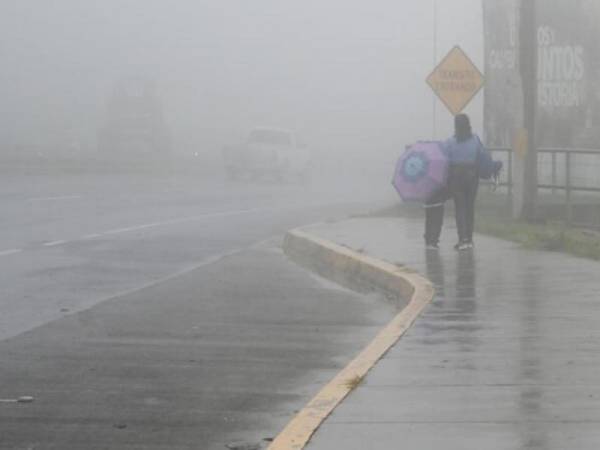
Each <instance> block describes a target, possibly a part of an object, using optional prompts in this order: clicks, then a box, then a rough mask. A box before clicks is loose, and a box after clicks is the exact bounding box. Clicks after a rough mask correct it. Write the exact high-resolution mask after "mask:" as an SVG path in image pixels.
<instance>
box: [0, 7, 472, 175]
mask: <svg viewBox="0 0 600 450" xmlns="http://www.w3.org/2000/svg"><path fill="white" fill-rule="evenodd" d="M438 3H439V7H438V8H439V10H438V42H437V47H438V60H439V59H441V57H443V55H444V54H445V53H446V52H447V51H448V50H449V49H450V48H451V47H452V46H454V45H456V44H459V45H461V46H462V47H463V48H464V49H465V50H466V52H467V53H468V54H470V56H471V57H472V58H473V60H474V61H475V62H476V64H477V65H478V66H479V67H480V68H482V67H483V64H482V59H483V56H482V52H483V49H482V44H483V42H482V24H481V5H480V2H479V1H478V0H461V1H456V2H451V3H450V2H438ZM0 22H1V30H2V31H1V33H2V35H1V38H0V53H1V54H2V67H3V69H2V71H1V72H0V94H1V96H2V99H3V101H2V103H1V104H0V146H1V149H2V152H3V153H4V155H7V154H11V155H12V156H14V154H15V153H17V154H18V153H21V154H30V153H34V154H40V153H41V154H43V155H45V156H46V157H47V158H52V157H54V155H57V156H59V155H60V156H65V155H66V156H68V157H80V156H82V155H94V154H97V153H98V151H99V150H98V142H97V141H98V130H99V129H100V128H101V127H102V124H103V123H104V122H105V120H106V115H107V111H106V109H107V102H108V100H109V98H110V95H111V92H113V90H114V89H115V85H117V84H118V83H119V82H121V81H122V80H126V79H129V78H131V77H137V78H138V79H143V80H147V81H149V82H152V83H153V84H154V86H156V92H157V96H158V97H159V98H160V101H161V103H162V111H163V115H164V118H165V121H166V124H167V127H168V129H169V134H170V141H171V151H172V153H173V155H174V156H176V157H186V156H189V155H192V154H196V155H197V156H199V157H201V158H202V159H203V160H204V161H206V162H211V163H214V164H218V163H219V158H220V157H219V151H220V148H221V147H222V146H223V145H226V144H229V143H232V142H236V141H239V140H241V139H243V137H244V135H245V134H246V133H247V131H248V130H249V129H251V128H252V127H254V126H276V127H283V128H288V129H292V130H295V131H297V132H298V133H300V134H301V135H302V136H303V137H304V140H305V141H306V142H307V143H308V145H309V147H310V148H311V149H312V153H313V155H315V157H316V159H317V160H319V158H321V159H322V160H323V161H325V159H327V158H326V157H331V158H329V160H332V159H333V160H335V161H337V162H336V163H334V164H337V163H339V164H345V165H352V164H353V163H354V162H356V164H357V165H360V166H364V164H365V162H367V164H373V165H378V164H379V165H382V164H389V162H390V161H391V160H393V159H394V158H395V156H396V155H397V154H398V153H399V151H401V150H402V149H403V148H404V145H405V144H406V143H409V142H411V141H414V140H416V139H428V138H431V137H432V94H431V91H430V89H429V87H428V86H427V85H426V84H425V81H424V79H425V77H426V76H427V75H428V73H429V72H430V71H431V70H432V68H433V40H432V39H433V2H415V1H398V0H394V1H391V0H390V1H378V2H364V1H347V0H344V1H341V0H335V1H333V0H330V1H316V0H308V1H285V2H282V1H276V0H257V1H252V2H248V1H214V0H213V1H197V0H179V1H176V2H166V1H159V0H109V1H103V2H89V1H88V2H82V1H78V0H57V1H53V2H47V1H41V0H38V1H23V0H4V1H3V2H2V3H1V5H0ZM481 97H482V95H481V94H479V95H478V97H477V98H476V99H475V101H474V102H473V103H472V104H471V105H470V106H469V108H468V109H467V112H468V113H470V114H471V115H472V116H473V122H474V125H475V128H476V129H477V130H480V129H481V119H480V116H481ZM436 103H437V117H438V124H437V129H438V136H435V137H436V138H442V137H444V136H445V135H447V134H449V133H450V119H451V116H450V114H449V113H448V112H447V111H446V110H445V108H444V106H443V105H442V104H441V103H440V102H439V101H436Z"/></svg>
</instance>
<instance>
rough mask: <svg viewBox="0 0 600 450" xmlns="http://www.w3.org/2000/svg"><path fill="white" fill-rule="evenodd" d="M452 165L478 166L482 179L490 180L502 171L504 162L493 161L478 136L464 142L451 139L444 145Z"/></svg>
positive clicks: (454, 138)
mask: <svg viewBox="0 0 600 450" xmlns="http://www.w3.org/2000/svg"><path fill="white" fill-rule="evenodd" d="M443 149H444V152H445V153H446V154H447V155H448V160H449V161H450V164H476V165H477V170H478V173H479V177H480V178H484V179H489V178H491V177H493V176H497V175H498V173H499V172H500V170H501V169H502V162H500V161H494V160H492V155H491V154H490V152H489V150H488V149H486V148H485V147H484V146H483V144H482V143H481V139H479V136H477V135H476V134H474V135H472V136H471V137H470V138H469V139H467V140H466V141H462V142H457V140H456V137H451V138H450V139H448V140H447V141H446V142H444V145H443Z"/></svg>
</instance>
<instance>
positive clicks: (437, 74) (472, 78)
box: [427, 47, 483, 115]
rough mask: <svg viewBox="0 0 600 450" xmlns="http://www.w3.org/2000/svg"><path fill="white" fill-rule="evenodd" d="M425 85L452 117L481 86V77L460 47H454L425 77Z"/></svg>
mask: <svg viewBox="0 0 600 450" xmlns="http://www.w3.org/2000/svg"><path fill="white" fill-rule="evenodd" d="M427 84H428V85H429V86H431V89H433V91H434V92H435V93H436V95H437V96H438V97H439V98H440V100H441V101H442V102H443V103H444V105H446V108H448V110H450V112H451V113H452V114H454V115H456V114H458V113H459V112H461V111H462V110H463V109H464V108H465V106H467V105H468V104H469V102H470V101H471V99H472V98H473V97H475V94H477V92H479V90H480V89H481V87H482V86H483V75H482V74H481V72H480V71H479V69H478V68H477V67H476V66H475V64H473V62H472V61H471V60H470V59H469V57H468V56H467V55H466V54H465V52H463V51H462V49H461V48H460V47H454V48H453V49H452V50H450V52H449V53H448V54H447V55H446V57H445V58H444V59H443V60H442V62H440V63H439V64H438V66H437V67H436V68H435V69H434V70H433V72H431V75H429V76H428V77H427Z"/></svg>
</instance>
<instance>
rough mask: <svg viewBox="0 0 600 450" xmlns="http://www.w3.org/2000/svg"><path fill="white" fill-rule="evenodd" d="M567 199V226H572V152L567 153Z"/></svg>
mask: <svg viewBox="0 0 600 450" xmlns="http://www.w3.org/2000/svg"><path fill="white" fill-rule="evenodd" d="M565 160H566V164H565V171H566V173H565V197H566V208H567V224H568V225H570V224H571V221H572V220H573V207H572V204H571V152H569V151H568V150H567V151H565Z"/></svg>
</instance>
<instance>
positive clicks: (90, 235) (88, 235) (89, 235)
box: [81, 233, 102, 240]
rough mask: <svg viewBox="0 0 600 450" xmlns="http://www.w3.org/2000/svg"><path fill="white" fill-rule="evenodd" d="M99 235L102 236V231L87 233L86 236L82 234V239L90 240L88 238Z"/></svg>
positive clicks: (95, 237)
mask: <svg viewBox="0 0 600 450" xmlns="http://www.w3.org/2000/svg"><path fill="white" fill-rule="evenodd" d="M99 237H102V234H101V233H92V234H86V235H85V236H82V237H81V239H82V240H88V239H97V238H99Z"/></svg>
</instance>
